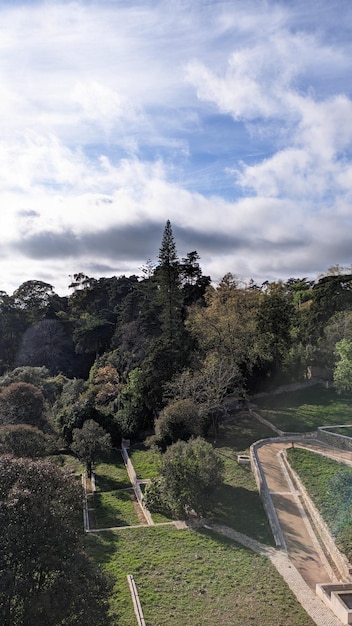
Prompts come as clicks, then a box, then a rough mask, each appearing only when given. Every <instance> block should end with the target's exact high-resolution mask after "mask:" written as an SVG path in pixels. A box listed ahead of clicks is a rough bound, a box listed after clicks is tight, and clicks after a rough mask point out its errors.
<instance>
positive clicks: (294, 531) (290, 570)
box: [226, 439, 352, 626]
mask: <svg viewBox="0 0 352 626" xmlns="http://www.w3.org/2000/svg"><path fill="white" fill-rule="evenodd" d="M291 445H292V443H291V442H290V441H288V440H286V441H280V442H271V441H270V440H268V442H267V443H264V445H262V446H261V447H259V448H258V450H257V458H258V462H259V464H260V466H261V470H262V472H263V475H264V478H265V483H266V488H267V492H268V494H269V496H270V498H271V501H272V503H273V506H274V508H275V511H276V515H277V518H278V522H279V525H280V528H281V532H282V536H283V539H284V543H285V548H286V551H287V552H286V553H285V551H284V550H272V551H271V549H270V548H269V549H268V548H267V547H265V550H264V551H263V547H262V546H261V544H260V546H261V547H260V552H261V554H265V555H266V556H268V557H269V558H270V559H271V561H272V562H273V564H274V565H275V567H276V568H277V569H278V571H279V572H280V574H281V575H282V576H283V578H284V579H285V580H286V582H287V583H288V585H289V586H290V588H291V589H292V590H293V591H294V593H295V595H296V597H297V599H298V600H299V602H300V603H301V604H302V606H303V607H304V609H305V610H306V611H307V613H309V615H310V616H311V617H312V618H313V620H314V621H315V623H316V624H317V625H319V626H341V622H340V621H339V620H338V619H337V617H335V616H334V614H333V613H332V612H331V611H330V609H329V608H328V607H326V606H325V605H324V604H323V602H321V601H320V600H319V599H318V598H317V597H316V595H315V586H316V584H317V583H328V582H332V581H334V580H336V579H335V578H334V573H333V571H332V569H331V567H330V565H329V563H328V562H327V560H326V557H325V555H324V553H323V551H322V549H321V546H320V544H319V542H318V540H317V538H316V536H315V534H314V531H313V529H312V527H311V525H310V523H309V520H308V519H307V516H306V514H305V511H304V509H303V506H302V504H301V501H300V494H299V492H297V490H296V489H295V487H294V485H293V484H292V481H291V479H290V477H289V475H288V472H287V469H286V467H285V465H284V463H283V461H282V452H283V450H285V448H288V447H291ZM294 445H295V446H298V447H302V448H308V449H310V450H312V451H314V452H315V453H317V454H321V455H323V456H327V457H329V458H332V459H334V460H336V461H341V462H343V463H346V464H347V465H352V453H351V452H347V451H342V450H338V449H336V448H332V447H331V446H328V445H325V444H324V443H322V442H320V441H318V440H315V439H311V440H306V439H302V441H300V442H295V444H294ZM226 532H227V531H226ZM234 538H235V537H234ZM247 539H248V538H247ZM237 540H238V539H237ZM256 544H257V542H255V543H254V544H253V545H252V549H254V550H257V551H258V545H257V546H256ZM249 547H250V546H249Z"/></svg>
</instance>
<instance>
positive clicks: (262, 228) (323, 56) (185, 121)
mask: <svg viewBox="0 0 352 626" xmlns="http://www.w3.org/2000/svg"><path fill="white" fill-rule="evenodd" d="M294 4H295V6H294V7H293V6H291V5H289V3H284V4H282V3H276V2H273V1H271V0H269V1H268V2H263V3H258V2H257V1H256V0H253V1H252V0H246V1H244V0H243V1H242V0H239V2H236V3H233V2H232V0H228V1H226V0H225V2H210V3H201V4H199V3H191V5H190V4H189V3H184V2H177V3H172V4H170V3H166V2H164V1H161V0H160V1H155V2H154V1H153V2H148V3H139V4H138V3H134V2H129V3H126V2H124V1H122V0H117V1H116V2H104V1H101V2H90V3H85V2H79V1H78V2H62V3H60V2H43V3H40V2H39V3H33V4H32V5H30V6H28V5H27V4H25V3H23V5H21V4H20V3H17V6H15V5H10V4H7V5H6V4H2V5H1V6H0V89H1V94H2V97H1V101H0V118H1V122H2V123H1V125H0V197H1V203H2V209H1V213H0V225H1V229H2V249H1V250H0V261H1V258H2V261H1V263H2V265H1V267H2V275H3V276H4V275H5V274H6V273H7V274H8V275H9V276H12V279H11V280H9V282H8V284H9V285H11V284H14V283H15V286H16V283H17V285H18V284H19V282H22V280H24V279H29V278H35V277H39V276H40V277H44V276H45V277H46V278H43V279H45V280H47V281H48V282H52V283H53V284H57V283H58V280H57V279H56V278H55V273H56V272H57V273H58V274H59V275H60V274H61V276H62V278H61V279H60V282H61V283H62V284H64V285H66V276H67V275H68V274H69V273H74V272H75V271H80V270H81V269H83V270H84V268H82V267H81V265H84V266H85V268H87V270H86V271H87V272H89V271H90V269H91V267H92V265H94V263H96V265H97V266H99V263H100V264H101V265H103V264H105V265H106V266H107V267H111V268H112V271H116V272H118V271H119V270H122V271H126V272H128V270H129V269H130V270H131V271H136V268H138V266H139V265H140V263H141V261H143V258H144V257H143V258H142V259H141V258H136V257H137V256H138V254H137V252H138V245H136V246H134V248H133V246H132V245H131V249H132V248H133V252H131V254H130V257H129V258H127V256H128V255H127V253H124V256H123V255H120V256H119V250H118V249H117V248H116V251H114V250H113V249H112V247H110V248H108V247H107V248H106V250H104V246H103V244H102V243H101V242H102V241H103V236H104V237H106V238H108V235H109V233H115V232H116V233H117V232H118V229H120V230H121V231H122V230H123V229H126V232H127V230H128V234H129V236H131V244H132V243H133V241H132V235H133V232H135V233H136V241H137V244H138V241H141V243H143V244H146V243H148V242H146V241H142V236H141V233H140V229H141V225H143V224H146V225H148V224H149V225H150V224H151V225H153V224H155V225H156V226H155V228H158V227H159V225H161V226H162V224H163V223H165V221H166V219H171V221H172V223H173V225H174V226H175V227H178V228H179V229H180V232H182V233H183V235H182V236H183V238H184V240H183V243H182V245H183V246H186V245H188V243H189V242H190V239H189V238H188V237H187V233H190V236H189V237H194V239H195V241H194V243H190V247H189V249H192V248H195V247H199V252H200V254H201V256H202V261H203V262H204V263H206V267H205V268H204V269H205V271H206V272H207V273H211V274H212V275H214V278H215V277H220V276H221V275H222V274H224V273H225V272H226V271H233V272H234V273H237V274H238V275H241V274H243V275H244V276H247V277H250V276H254V277H255V275H260V274H262V273H263V272H264V273H265V272H271V273H275V272H277V273H278V274H280V269H282V270H285V271H286V269H287V271H288V272H289V269H290V267H292V268H294V267H296V268H297V269H302V271H303V272H304V274H306V273H307V268H309V267H312V268H314V267H315V265H318V264H319V263H323V267H321V268H320V269H321V270H322V269H324V266H328V265H330V264H332V263H334V262H344V261H343V259H342V256H343V255H345V254H346V253H345V252H344V250H345V249H346V250H347V245H346V246H345V245H344V244H343V245H342V244H341V246H340V248H339V238H340V239H341V241H344V237H345V234H346V233H348V232H349V231H350V228H351V225H352V224H351V221H352V216H351V211H350V207H351V189H352V185H351V183H352V165H351V162H352V160H351V154H352V150H351V147H352V146H351V143H352V123H351V122H352V102H351V91H350V90H351V87H350V85H351V84H352V83H351V80H350V79H351V69H350V57H351V54H350V49H351V43H350V40H351V41H352V38H350V37H349V32H347V31H348V28H349V26H348V24H349V22H348V20H347V19H346V20H345V22H344V28H345V29H346V33H345V35H344V37H343V39H342V37H340V34H341V32H340V30H339V29H340V25H339V18H338V15H337V14H336V15H335V13H334V7H331V9H328V8H326V7H325V8H326V11H320V10H319V9H321V7H322V3H321V2H320V0H316V2H313V3H308V4H307V3H304V2H297V3H294ZM323 4H324V3H323ZM342 4H343V5H344V10H345V11H346V12H347V13H348V11H350V10H351V9H348V6H349V4H347V3H345V2H344V0H343V2H342ZM335 9H336V7H335ZM306 20H307V27H305V23H306ZM334 20H336V22H334ZM330 22H331V23H330ZM335 28H336V29H337V30H335ZM337 35H338V36H337ZM342 87H343V89H342ZM343 92H345V93H343ZM230 117H231V118H232V121H230ZM221 124H223V126H222V125H221ZM226 172H227V174H226ZM229 172H232V178H231V177H230V176H229V175H228V173H229ZM231 183H232V188H231ZM222 187H223V188H224V189H225V188H226V193H225V192H224V193H223V196H222V195H220V192H217V191H216V189H217V188H219V189H221V190H222ZM204 188H206V189H207V196H205V195H204V193H202V189H204ZM221 193H222V191H221ZM133 229H135V231H134V230H133ZM138 229H139V230H138ZM151 232H152V226H150V229H149V230H148V236H149V237H151V234H150V233H151ZM95 234H96V237H97V242H96V246H95V249H94V252H93V251H92V253H91V254H92V256H93V257H94V258H93V259H92V256H91V257H90V256H89V255H90V249H89V246H90V245H93V244H94V242H93V244H92V241H93V240H92V238H91V236H92V237H93V235H95ZM161 234H162V233H161V232H160V236H161ZM157 236H158V235H157ZM138 237H140V240H139V239H138ZM146 237H147V236H145V238H144V239H146ZM98 240H99V241H98ZM21 242H23V246H22V247H21ZM87 242H89V243H87ZM197 242H198V243H197ZM122 243H123V242H122ZM98 244H99V245H98ZM109 245H110V244H109ZM36 246H37V249H35V247H36ZM40 246H41V250H39V247H40ZM50 248H52V249H53V250H54V249H55V254H56V257H55V256H54V252H53V254H52V255H50ZM136 249H137V252H135V250H136ZM13 250H16V254H14V253H13ZM322 250H323V251H324V254H325V257H326V263H325V257H324V254H323V253H322ZM41 251H42V253H43V255H44V256H43V257H41V256H40V253H41ZM184 252H187V250H184ZM7 254H8V259H6V255H7ZM140 254H141V255H146V258H148V256H153V255H154V254H157V246H155V240H154V239H153V240H152V241H151V242H150V251H149V252H148V254H146V246H144V245H143V246H141V253H140ZM334 254H336V255H338V254H340V255H341V256H340V257H339V258H335V259H334V258H332V257H333V255H334ZM1 255H2V257H1ZM65 255H66V256H65ZM328 257H329V260H328ZM330 257H331V258H330ZM43 258H44V259H45V262H43ZM144 260H145V259H144ZM21 272H22V274H21ZM290 273H291V272H290ZM294 273H295V272H294V271H292V274H294ZM50 276H52V279H50ZM0 288H1V285H0Z"/></svg>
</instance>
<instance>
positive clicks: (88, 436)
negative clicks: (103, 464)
mask: <svg viewBox="0 0 352 626" xmlns="http://www.w3.org/2000/svg"><path fill="white" fill-rule="evenodd" d="M71 449H72V451H73V452H74V453H75V454H76V456H77V457H78V458H79V459H80V461H82V462H83V463H85V466H86V471H87V476H88V478H91V476H92V469H93V465H94V463H95V461H97V460H98V459H99V458H101V457H103V456H104V455H106V454H108V453H109V452H110V450H111V437H110V435H109V434H108V433H106V432H105V430H104V429H103V428H102V427H101V426H99V424H97V423H96V422H95V421H94V420H87V421H86V422H84V424H83V426H82V428H74V430H73V433H72V444H71Z"/></svg>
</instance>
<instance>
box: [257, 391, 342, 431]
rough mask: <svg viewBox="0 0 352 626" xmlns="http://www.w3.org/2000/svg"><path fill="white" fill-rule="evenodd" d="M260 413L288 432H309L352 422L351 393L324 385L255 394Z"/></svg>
mask: <svg viewBox="0 0 352 626" xmlns="http://www.w3.org/2000/svg"><path fill="white" fill-rule="evenodd" d="M255 403H256V405H257V407H258V410H259V412H260V414H261V415H262V416H263V417H265V418H266V419H267V420H269V421H270V422H272V423H273V424H275V426H277V427H278V428H280V429H281V430H283V431H286V432H309V431H311V430H316V429H317V427H318V426H332V425H335V424H351V423H352V403H351V395H349V396H343V395H341V396H339V395H338V394H337V393H336V392H335V391H334V390H333V389H325V388H324V387H323V386H321V385H315V386H313V387H307V388H306V389H302V390H300V391H294V392H288V393H282V394H280V395H276V396H274V395H271V396H266V397H263V398H256V399H255Z"/></svg>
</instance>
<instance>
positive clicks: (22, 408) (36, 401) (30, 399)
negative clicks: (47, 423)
mask: <svg viewBox="0 0 352 626" xmlns="http://www.w3.org/2000/svg"><path fill="white" fill-rule="evenodd" d="M44 406H45V404H44V396H43V394H42V392H41V391H40V389H38V388H37V387H35V386H34V385H31V384H30V383H22V382H18V383H11V384H10V385H9V386H8V387H5V389H3V390H2V392H1V393H0V422H2V423H3V424H30V425H32V426H38V425H40V424H41V423H42V416H43V412H44Z"/></svg>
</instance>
